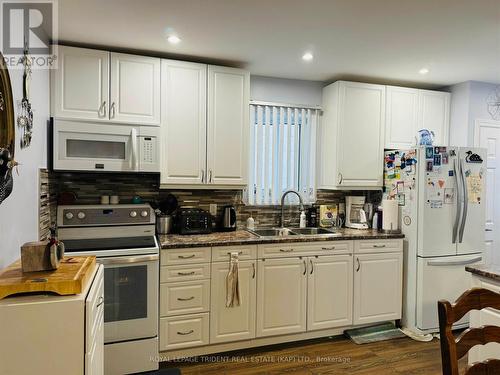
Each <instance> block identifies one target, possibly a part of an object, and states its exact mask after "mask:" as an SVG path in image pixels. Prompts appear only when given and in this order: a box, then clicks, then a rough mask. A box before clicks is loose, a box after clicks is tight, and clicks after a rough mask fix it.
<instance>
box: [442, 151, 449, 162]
mask: <svg viewBox="0 0 500 375" xmlns="http://www.w3.org/2000/svg"><path fill="white" fill-rule="evenodd" d="M448 160H449V157H448V153H447V152H443V153H442V155H441V164H448Z"/></svg>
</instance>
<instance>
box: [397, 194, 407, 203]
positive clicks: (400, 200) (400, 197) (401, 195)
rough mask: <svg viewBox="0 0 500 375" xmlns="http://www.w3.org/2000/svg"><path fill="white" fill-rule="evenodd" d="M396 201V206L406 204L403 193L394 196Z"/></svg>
mask: <svg viewBox="0 0 500 375" xmlns="http://www.w3.org/2000/svg"><path fill="white" fill-rule="evenodd" d="M396 198H397V200H398V206H404V205H405V203H406V198H405V195H404V193H399V194H398V195H397V196H396Z"/></svg>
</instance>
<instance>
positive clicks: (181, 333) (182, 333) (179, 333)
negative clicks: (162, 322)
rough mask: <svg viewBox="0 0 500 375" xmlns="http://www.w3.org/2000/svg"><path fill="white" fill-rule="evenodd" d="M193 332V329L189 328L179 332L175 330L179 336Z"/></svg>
mask: <svg viewBox="0 0 500 375" xmlns="http://www.w3.org/2000/svg"><path fill="white" fill-rule="evenodd" d="M193 332H194V330H193V329H190V330H189V331H187V332H179V331H177V334H178V335H181V336H185V335H190V334H191V333H193Z"/></svg>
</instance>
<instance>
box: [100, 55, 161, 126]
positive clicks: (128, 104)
mask: <svg viewBox="0 0 500 375" xmlns="http://www.w3.org/2000/svg"><path fill="white" fill-rule="evenodd" d="M160 85H161V84H160V59H158V58H153V57H145V56H135V55H127V54H123V53H114V52H112V53H111V91H110V92H111V95H110V101H111V103H110V109H109V111H110V113H109V118H110V120H112V121H118V122H127V123H136V124H142V125H160Z"/></svg>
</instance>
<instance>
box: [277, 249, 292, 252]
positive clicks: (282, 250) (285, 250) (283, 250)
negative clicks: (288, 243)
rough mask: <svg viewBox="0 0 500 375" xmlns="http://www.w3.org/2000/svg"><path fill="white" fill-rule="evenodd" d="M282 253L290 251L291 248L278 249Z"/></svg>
mask: <svg viewBox="0 0 500 375" xmlns="http://www.w3.org/2000/svg"><path fill="white" fill-rule="evenodd" d="M280 251H281V252H282V253H291V252H292V251H293V249H280Z"/></svg>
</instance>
